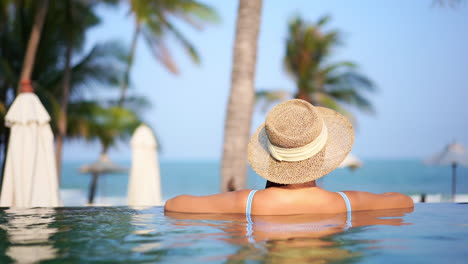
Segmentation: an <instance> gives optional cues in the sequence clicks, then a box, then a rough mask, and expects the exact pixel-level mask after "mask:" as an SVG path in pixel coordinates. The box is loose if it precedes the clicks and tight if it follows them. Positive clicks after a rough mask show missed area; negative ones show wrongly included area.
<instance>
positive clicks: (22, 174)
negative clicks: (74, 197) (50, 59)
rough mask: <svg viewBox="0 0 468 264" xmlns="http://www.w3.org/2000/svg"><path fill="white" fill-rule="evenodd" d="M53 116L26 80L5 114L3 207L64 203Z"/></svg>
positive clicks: (46, 205)
mask: <svg viewBox="0 0 468 264" xmlns="http://www.w3.org/2000/svg"><path fill="white" fill-rule="evenodd" d="M49 121H50V116H49V114H48V113H47V111H46V110H45V108H44V106H43V105H42V104H41V102H40V100H39V98H38V97H37V96H36V95H35V94H34V93H33V92H32V87H30V84H29V83H28V84H26V85H25V86H24V89H22V92H21V93H20V94H19V95H18V96H17V97H16V99H15V101H14V102H13V104H12V105H11V107H10V109H9V110H8V113H7V114H6V116H5V125H6V126H7V127H10V138H9V142H8V151H7V156H6V164H5V171H4V175H3V186H2V192H1V195H0V207H55V206H60V205H61V201H60V198H59V186H58V179H57V169H56V164H55V157H54V150H53V147H54V136H53V134H52V130H51V128H50V125H49Z"/></svg>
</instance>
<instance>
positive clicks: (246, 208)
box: [245, 190, 257, 243]
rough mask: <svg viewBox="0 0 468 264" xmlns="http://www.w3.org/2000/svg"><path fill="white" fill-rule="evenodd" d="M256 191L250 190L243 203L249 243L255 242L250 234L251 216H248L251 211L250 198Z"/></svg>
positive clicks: (251, 229)
mask: <svg viewBox="0 0 468 264" xmlns="http://www.w3.org/2000/svg"><path fill="white" fill-rule="evenodd" d="M256 192H257V190H252V191H250V193H249V196H248V197H247V204H246V205H245V217H246V218H247V239H248V240H249V242H250V243H255V239H254V238H253V236H252V234H253V222H252V218H251V217H250V212H251V211H252V200H253V197H254V194H255V193H256Z"/></svg>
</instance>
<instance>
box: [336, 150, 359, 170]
mask: <svg viewBox="0 0 468 264" xmlns="http://www.w3.org/2000/svg"><path fill="white" fill-rule="evenodd" d="M346 167H349V168H350V169H352V170H355V169H357V168H360V167H362V161H361V160H359V159H358V158H357V157H356V156H354V155H352V154H351V153H349V154H348V156H346V158H345V159H344V160H343V162H341V164H340V166H338V168H346Z"/></svg>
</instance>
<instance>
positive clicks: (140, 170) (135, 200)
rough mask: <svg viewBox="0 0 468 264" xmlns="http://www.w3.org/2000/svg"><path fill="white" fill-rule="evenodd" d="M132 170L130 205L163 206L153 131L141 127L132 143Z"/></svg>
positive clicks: (129, 189)
mask: <svg viewBox="0 0 468 264" xmlns="http://www.w3.org/2000/svg"><path fill="white" fill-rule="evenodd" d="M130 144H131V147H132V168H131V170H130V179H129V185H128V204H129V205H134V206H154V205H161V204H162V202H161V183H160V175H159V161H158V153H157V142H156V139H155V137H154V135H153V132H152V131H151V129H150V128H149V127H148V126H146V125H140V126H139V127H138V128H137V129H136V130H135V132H134V133H133V136H132V139H131V141H130Z"/></svg>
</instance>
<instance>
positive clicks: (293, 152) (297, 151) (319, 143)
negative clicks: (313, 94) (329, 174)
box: [267, 122, 328, 161]
mask: <svg viewBox="0 0 468 264" xmlns="http://www.w3.org/2000/svg"><path fill="white" fill-rule="evenodd" d="M327 139H328V130H327V127H326V126H325V122H324V123H323V125H322V131H321V132H320V134H319V135H318V137H317V138H316V139H314V140H313V141H312V142H310V143H309V144H307V145H305V146H302V147H298V148H281V147H277V146H274V145H273V144H271V142H270V140H267V146H268V151H269V152H270V155H271V156H272V157H273V158H275V159H276V160H278V161H301V160H306V159H308V158H310V157H312V156H314V155H315V154H317V153H319V152H320V151H321V150H322V149H323V147H324V146H325V144H326V143H327Z"/></svg>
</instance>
